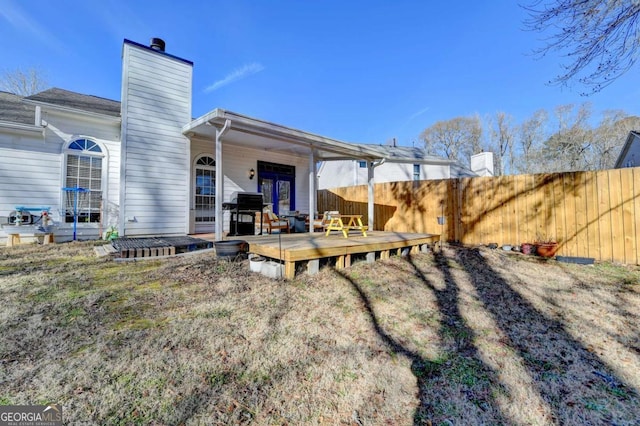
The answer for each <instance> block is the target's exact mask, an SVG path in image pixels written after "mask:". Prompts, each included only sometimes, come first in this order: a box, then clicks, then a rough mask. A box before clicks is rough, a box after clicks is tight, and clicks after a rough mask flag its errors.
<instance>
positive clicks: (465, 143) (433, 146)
mask: <svg viewBox="0 0 640 426" xmlns="http://www.w3.org/2000/svg"><path fill="white" fill-rule="evenodd" d="M420 139H422V141H423V142H424V145H425V149H426V150H427V152H428V153H430V154H434V155H440V156H443V157H445V158H449V159H452V160H456V161H458V162H459V163H461V164H466V165H469V162H470V156H471V155H472V154H477V153H478V152H481V151H482V148H481V139H482V125H481V123H480V119H479V118H478V117H477V116H474V117H456V118H453V119H451V120H446V121H438V122H437V123H435V124H434V125H432V126H431V127H428V128H426V129H425V130H424V131H423V132H422V133H421V134H420Z"/></svg>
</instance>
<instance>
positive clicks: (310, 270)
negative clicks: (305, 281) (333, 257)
mask: <svg viewBox="0 0 640 426" xmlns="http://www.w3.org/2000/svg"><path fill="white" fill-rule="evenodd" d="M318 272H320V259H312V260H310V261H309V262H307V274H309V275H314V274H317V273H318Z"/></svg>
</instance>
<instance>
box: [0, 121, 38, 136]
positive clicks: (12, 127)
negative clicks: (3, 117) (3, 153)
mask: <svg viewBox="0 0 640 426" xmlns="http://www.w3.org/2000/svg"><path fill="white" fill-rule="evenodd" d="M0 128H2V129H6V130H8V131H9V132H13V133H19V134H33V133H37V134H39V135H41V136H42V137H44V127H43V126H36V125H33V124H20V123H11V122H9V121H0Z"/></svg>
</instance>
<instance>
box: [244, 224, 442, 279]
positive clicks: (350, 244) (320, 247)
mask: <svg viewBox="0 0 640 426" xmlns="http://www.w3.org/2000/svg"><path fill="white" fill-rule="evenodd" d="M238 238H241V239H243V240H245V241H247V242H248V243H249V252H250V253H255V254H257V255H260V256H264V257H268V258H271V259H277V260H282V261H284V262H287V263H289V268H288V269H289V270H292V271H293V270H295V268H294V267H293V265H291V263H295V262H302V261H309V260H315V259H325V258H334V257H335V258H338V260H340V259H344V258H345V257H346V258H347V259H350V256H351V255H355V254H366V253H372V252H389V251H390V250H395V249H401V248H413V247H417V246H421V245H424V244H433V243H435V242H437V241H438V240H439V239H440V236H439V235H437V234H415V233H408V232H383V231H374V232H369V233H368V235H367V236H366V237H364V236H362V234H361V233H360V232H357V233H352V234H349V238H344V237H343V236H342V233H332V234H331V235H329V236H326V235H325V234H324V233H320V232H318V233H312V234H311V233H304V234H282V235H278V234H271V235H256V236H243V237H238ZM382 257H383V258H384V257H385V256H382ZM288 275H289V274H288ZM287 278H293V276H288V277H287Z"/></svg>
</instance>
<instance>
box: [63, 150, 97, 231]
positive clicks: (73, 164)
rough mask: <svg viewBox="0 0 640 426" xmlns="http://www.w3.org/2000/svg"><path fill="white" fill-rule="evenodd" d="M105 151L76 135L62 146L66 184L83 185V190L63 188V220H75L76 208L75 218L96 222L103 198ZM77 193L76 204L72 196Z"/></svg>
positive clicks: (75, 186)
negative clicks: (63, 147) (67, 143)
mask: <svg viewBox="0 0 640 426" xmlns="http://www.w3.org/2000/svg"><path fill="white" fill-rule="evenodd" d="M103 158H104V154H103V152H102V149H100V146H99V145H98V144H97V143H95V142H93V141H92V140H89V139H76V140H74V141H72V142H71V143H69V146H67V149H66V150H65V177H64V186H65V188H83V189H85V190H88V191H86V192H78V191H69V190H67V191H64V194H63V202H64V209H65V222H67V223H71V222H73V220H74V214H73V213H74V208H76V206H77V209H78V222H79V223H87V222H99V221H100V204H101V201H102V163H103V161H102V160H103ZM76 196H77V197H78V203H77V204H76V202H75V199H74V197H76Z"/></svg>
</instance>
